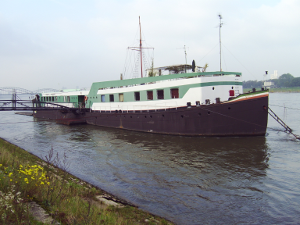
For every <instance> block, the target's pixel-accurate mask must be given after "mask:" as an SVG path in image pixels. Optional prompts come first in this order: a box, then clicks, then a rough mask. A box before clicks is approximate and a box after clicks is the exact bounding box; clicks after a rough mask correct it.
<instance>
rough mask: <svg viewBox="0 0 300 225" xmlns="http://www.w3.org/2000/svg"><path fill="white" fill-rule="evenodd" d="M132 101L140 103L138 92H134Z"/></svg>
mask: <svg viewBox="0 0 300 225" xmlns="http://www.w3.org/2000/svg"><path fill="white" fill-rule="evenodd" d="M134 99H135V100H136V101H140V92H134Z"/></svg>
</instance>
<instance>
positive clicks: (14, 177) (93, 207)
mask: <svg viewBox="0 0 300 225" xmlns="http://www.w3.org/2000/svg"><path fill="white" fill-rule="evenodd" d="M44 160H45V161H46V163H45V162H43V161H42V160H40V159H39V158H37V157H35V156H33V155H31V154H30V153H28V152H25V151H24V150H22V149H20V148H18V147H16V146H14V145H11V144H9V143H7V142H5V141H4V140H2V139H0V223H2V224H41V223H40V222H37V221H36V220H35V219H34V218H33V217H32V216H31V214H30V212H29V211H30V210H29V206H28V202H31V201H35V202H36V203H38V204H39V205H40V206H42V208H44V209H45V210H46V211H47V213H49V215H50V216H52V218H53V219H55V220H56V221H59V222H60V223H61V224H170V223H169V222H167V221H166V220H164V219H162V218H159V217H154V216H152V215H151V214H149V213H146V212H143V211H141V210H139V209H137V208H135V207H131V206H125V207H123V208H116V207H111V206H110V207H103V205H101V203H100V202H99V201H97V200H96V198H95V196H96V195H100V194H103V193H102V191H101V190H99V189H96V188H94V187H92V186H90V185H88V184H86V183H84V182H82V181H79V180H78V179H76V178H74V177H73V176H72V175H70V174H68V173H66V170H67V169H68V167H69V164H68V162H67V156H66V155H65V154H64V155H63V156H62V157H60V156H59V155H58V153H57V154H54V151H53V148H51V149H50V151H49V153H48V155H47V156H45V159H44ZM50 164H51V165H50ZM57 167H60V168H61V169H58V168H57Z"/></svg>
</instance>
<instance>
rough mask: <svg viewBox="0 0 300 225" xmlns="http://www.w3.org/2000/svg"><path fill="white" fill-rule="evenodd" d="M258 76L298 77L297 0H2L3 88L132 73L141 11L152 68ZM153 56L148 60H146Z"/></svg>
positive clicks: (80, 82)
mask: <svg viewBox="0 0 300 225" xmlns="http://www.w3.org/2000/svg"><path fill="white" fill-rule="evenodd" d="M218 14H221V15H222V16H223V23H224V24H223V27H222V31H221V32H222V43H223V47H222V55H223V57H222V69H223V70H224V71H235V72H242V73H243V80H262V79H263V74H264V71H266V70H268V71H269V74H272V73H273V71H274V70H278V74H279V75H281V74H283V73H291V74H292V75H293V76H295V77H298V76H300V73H299V67H300V65H299V64H300V63H299V60H300V1H299V0H251V1H250V0H109V1H107V0H106V1H103V0H98V1H96V0H95V1H93V0H85V1H83V0H81V1H79V0H42V1H41V0H27V1H25V0H13V1H11V0H1V1H0V87H22V88H26V89H30V90H36V89H38V88H57V89H60V88H62V87H65V88H76V87H79V88H82V87H86V88H89V87H90V86H91V84H92V83H93V82H98V81H105V80H111V79H119V77H120V74H121V73H124V71H125V69H126V71H125V78H132V77H134V75H131V74H129V72H128V71H129V66H128V65H126V64H125V63H126V59H128V57H129V55H128V50H127V48H128V47H129V46H138V38H139V37H138V32H139V31H138V25H139V16H140V17H141V24H142V34H143V40H144V44H145V46H146V45H147V46H148V47H153V48H154V51H150V53H148V54H149V56H150V57H154V66H155V67H159V66H167V65H174V64H181V63H182V64H183V63H185V55H184V50H183V47H184V46H186V52H187V62H188V63H189V64H191V62H192V60H193V59H194V60H195V62H196V65H198V66H204V64H205V63H208V65H209V67H208V69H207V71H217V70H219V46H218V43H219V29H218V24H219V18H218ZM150 61H151V59H150Z"/></svg>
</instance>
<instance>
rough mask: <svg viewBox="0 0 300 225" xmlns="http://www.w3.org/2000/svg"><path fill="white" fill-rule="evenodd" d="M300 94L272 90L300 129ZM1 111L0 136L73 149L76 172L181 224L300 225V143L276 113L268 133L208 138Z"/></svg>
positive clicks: (40, 147)
mask: <svg viewBox="0 0 300 225" xmlns="http://www.w3.org/2000/svg"><path fill="white" fill-rule="evenodd" d="M0 98H2V99H5V98H8V97H7V96H4V95H0ZM299 99H300V93H271V94H270V108H271V109H272V110H273V111H275V113H276V114H277V115H278V116H279V117H281V118H282V119H283V120H284V121H285V122H286V123H287V124H288V125H289V126H290V127H291V128H293V129H294V132H295V133H296V134H299V135H300V118H299V111H300V101H299ZM0 115H1V117H0V137H2V138H4V139H6V140H8V141H10V142H11V143H13V144H16V145H18V146H20V147H22V148H24V149H25V150H27V151H28V152H31V153H33V154H35V155H37V156H39V157H45V156H46V155H47V154H48V152H49V150H50V149H51V148H53V149H54V151H55V152H58V153H59V155H60V156H62V155H63V153H66V155H67V156H68V162H69V164H70V165H69V171H70V173H72V174H74V175H75V176H77V177H79V178H81V179H83V180H85V181H88V182H90V183H92V184H94V185H96V186H98V187H99V188H101V189H103V190H105V191H107V192H109V193H111V194H114V195H116V196H118V197H120V198H122V199H125V200H127V201H129V202H131V203H133V204H135V205H137V206H138V207H140V208H141V209H144V210H146V211H149V212H151V213H153V214H156V215H159V216H162V217H164V218H166V219H168V220H171V221H172V222H174V223H176V224H279V223H281V224H299V223H300V179H299V178H300V163H299V161H300V142H299V141H295V140H294V139H293V136H291V135H288V134H286V133H284V132H282V130H283V129H282V128H281V127H280V125H279V124H278V123H277V122H276V121H275V120H274V119H273V118H271V117H269V122H268V129H267V135H266V136H265V137H236V138H231V137H222V138H217V137H214V138H202V137H178V136H167V135H157V134H148V133H138V132H131V131H124V130H117V129H109V128H102V127H96V126H91V125H77V126H65V125H59V124H56V123H55V122H50V121H38V120H35V119H34V118H32V117H28V116H21V115H15V114H14V112H0Z"/></svg>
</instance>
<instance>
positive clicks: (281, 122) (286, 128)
mask: <svg viewBox="0 0 300 225" xmlns="http://www.w3.org/2000/svg"><path fill="white" fill-rule="evenodd" d="M268 113H269V115H270V116H272V117H273V118H274V119H275V120H276V121H277V122H278V123H279V124H280V125H281V126H282V127H283V128H284V129H285V132H287V133H289V134H291V135H293V136H294V137H295V138H296V139H298V140H300V136H299V135H296V134H294V133H293V130H292V129H291V128H290V127H289V126H288V125H287V124H286V123H285V122H283V120H282V119H280V118H279V116H277V115H276V113H275V112H274V111H273V110H272V109H271V108H270V107H268Z"/></svg>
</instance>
